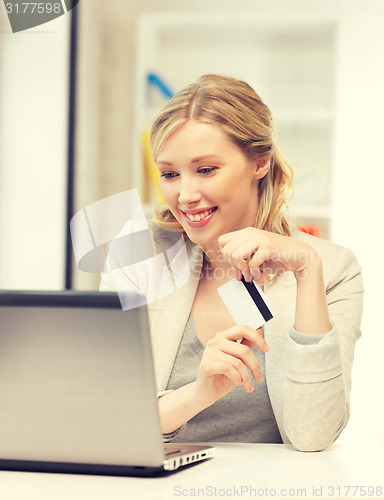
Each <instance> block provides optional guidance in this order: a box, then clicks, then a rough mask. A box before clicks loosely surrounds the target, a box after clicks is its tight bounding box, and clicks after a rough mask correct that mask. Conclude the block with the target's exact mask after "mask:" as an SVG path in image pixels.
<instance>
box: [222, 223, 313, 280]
mask: <svg viewBox="0 0 384 500" xmlns="http://www.w3.org/2000/svg"><path fill="white" fill-rule="evenodd" d="M218 242H219V245H220V249H221V251H222V253H223V255H224V257H225V258H226V260H227V261H228V262H229V263H230V264H231V265H232V266H233V268H234V269H235V272H236V278H237V279H239V280H240V279H241V277H242V276H244V278H245V279H246V281H251V280H252V278H255V279H256V280H257V281H259V282H263V281H264V275H265V274H275V275H278V274H281V273H283V272H285V271H292V272H293V273H294V275H295V277H296V278H299V277H302V276H303V275H304V274H305V272H306V269H307V266H308V265H309V264H311V263H312V262H313V261H316V260H318V259H319V257H318V255H317V253H316V252H315V250H314V249H313V248H312V247H311V246H310V245H307V244H306V243H304V242H302V241H299V240H297V239H295V238H292V237H289V236H282V235H280V234H275V233H271V232H269V231H264V230H262V229H258V228H255V227H247V228H245V229H241V230H239V231H233V232H231V233H227V234H223V235H222V236H220V238H219V240H218Z"/></svg>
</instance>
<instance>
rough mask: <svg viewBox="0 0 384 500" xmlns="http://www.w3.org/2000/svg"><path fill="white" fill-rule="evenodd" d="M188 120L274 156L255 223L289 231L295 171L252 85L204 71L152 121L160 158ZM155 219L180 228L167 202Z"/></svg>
mask: <svg viewBox="0 0 384 500" xmlns="http://www.w3.org/2000/svg"><path fill="white" fill-rule="evenodd" d="M188 120H195V121H198V122H201V123H208V124H212V125H216V126H218V127H220V128H221V129H222V130H223V131H224V132H225V133H226V134H227V135H228V136H229V137H230V138H231V140H232V141H233V142H234V143H235V144H236V145H237V146H238V147H239V148H240V149H241V151H242V152H243V154H244V155H245V156H246V157H247V158H249V159H251V160H262V159H266V158H269V159H270V168H269V171H268V173H267V174H266V175H265V177H263V178H262V179H261V180H260V182H259V200H258V201H259V210H258V214H257V218H256V221H255V227H258V228H260V229H265V230H266V231H272V232H275V233H278V234H283V235H286V236H290V235H291V227H290V223H289V222H288V218H287V214H286V208H287V204H288V201H289V200H290V199H291V198H292V195H293V191H294V184H293V171H292V168H291V167H290V165H289V164H288V162H287V161H286V160H285V158H284V157H283V156H282V154H281V153H280V151H279V150H278V149H277V147H276V146H275V144H274V140H273V121H272V115H271V112H270V110H269V108H268V107H267V106H266V105H265V104H264V103H263V101H262V100H261V98H260V97H259V95H258V94H257V93H256V92H255V91H254V90H253V89H252V87H250V86H249V85H248V84H247V83H245V82H243V81H240V80H236V79H235V78H230V77H227V76H219V75H204V76H202V77H200V78H199V80H198V81H197V82H196V83H194V84H192V85H189V86H188V87H186V88H185V89H183V90H181V91H180V92H178V93H177V94H176V95H175V96H174V97H173V98H172V99H171V100H170V101H169V102H168V103H167V104H166V106H165V107H164V108H163V110H162V111H161V112H160V113H159V115H158V116H157V118H156V120H155V122H154V124H153V126H152V130H151V148H152V154H153V158H154V159H155V161H156V158H157V155H158V154H159V152H160V150H161V148H162V146H163V144H164V142H165V141H166V139H167V138H168V137H169V135H170V134H171V133H172V132H173V131H174V130H175V129H176V128H177V127H179V126H180V125H182V124H184V123H185V122H187V121H188ZM153 222H154V223H155V224H157V225H160V226H166V227H169V228H172V227H173V228H179V229H180V228H181V225H180V224H179V223H178V221H177V220H176V219H175V218H174V216H173V214H172V212H171V211H170V210H169V208H168V207H167V206H166V205H164V204H162V205H160V206H158V207H156V209H155V210H154V214H153Z"/></svg>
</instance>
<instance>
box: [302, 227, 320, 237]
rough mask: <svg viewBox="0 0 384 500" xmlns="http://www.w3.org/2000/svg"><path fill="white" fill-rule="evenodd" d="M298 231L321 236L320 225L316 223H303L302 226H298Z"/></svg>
mask: <svg viewBox="0 0 384 500" xmlns="http://www.w3.org/2000/svg"><path fill="white" fill-rule="evenodd" d="M298 229H299V231H302V232H303V233H307V234H310V235H312V236H316V237H317V238H320V237H321V227H320V226H318V225H317V224H305V225H302V226H299V228H298Z"/></svg>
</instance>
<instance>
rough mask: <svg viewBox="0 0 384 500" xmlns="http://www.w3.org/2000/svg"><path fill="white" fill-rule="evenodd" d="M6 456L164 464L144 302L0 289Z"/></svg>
mask: <svg viewBox="0 0 384 500" xmlns="http://www.w3.org/2000/svg"><path fill="white" fill-rule="evenodd" d="M0 460H1V463H0V467H3V468H4V467H7V464H8V466H10V468H13V466H12V465H15V468H19V467H20V465H22V464H24V466H23V467H22V468H24V469H27V470H41V469H43V470H47V467H43V466H42V464H47V463H50V464H51V465H50V467H49V468H48V470H62V471H68V472H78V471H79V472H90V473H92V472H96V473H108V472H111V473H119V470H120V469H121V471H122V473H124V472H128V468H129V467H136V468H137V467H139V468H141V467H149V468H158V467H162V465H163V461H164V447H163V442H162V435H161V428H160V420H159V414H158V404H157V396H156V386H155V375H154V370H153V360H152V351H151V343H150V336H149V328H148V320H147V311H146V308H145V306H142V307H138V308H135V309H130V310H128V311H123V310H122V309H121V305H120V301H119V298H118V295H117V294H114V293H108V292H105V293H102V292H78V291H65V292H49V293H46V292H4V291H2V292H0ZM9 464H11V465H9ZM25 464H27V465H25ZM39 464H40V465H39ZM54 464H57V467H56V468H55V467H54ZM18 465H19V467H18ZM11 466H12V467H11Z"/></svg>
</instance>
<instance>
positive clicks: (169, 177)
mask: <svg viewBox="0 0 384 500" xmlns="http://www.w3.org/2000/svg"><path fill="white" fill-rule="evenodd" d="M177 175H179V174H177V173H176V172H164V173H162V174H161V176H160V177H163V179H165V180H168V181H170V180H172V179H174V178H175V177H176V176H177Z"/></svg>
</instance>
